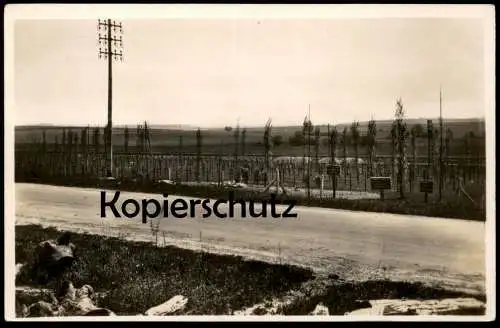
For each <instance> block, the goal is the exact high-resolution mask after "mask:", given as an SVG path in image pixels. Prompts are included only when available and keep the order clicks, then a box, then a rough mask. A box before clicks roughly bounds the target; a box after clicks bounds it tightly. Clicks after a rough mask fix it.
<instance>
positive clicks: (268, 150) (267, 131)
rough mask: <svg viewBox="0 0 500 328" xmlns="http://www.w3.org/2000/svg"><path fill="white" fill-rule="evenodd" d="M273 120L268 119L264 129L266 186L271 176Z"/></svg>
mask: <svg viewBox="0 0 500 328" xmlns="http://www.w3.org/2000/svg"><path fill="white" fill-rule="evenodd" d="M271 147H272V143H271V119H268V120H267V122H266V126H265V128H264V161H265V163H264V165H265V184H266V185H267V179H268V175H269V164H270V161H271Z"/></svg>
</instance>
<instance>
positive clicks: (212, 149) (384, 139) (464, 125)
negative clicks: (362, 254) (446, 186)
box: [15, 118, 485, 156]
mask: <svg viewBox="0 0 500 328" xmlns="http://www.w3.org/2000/svg"><path fill="white" fill-rule="evenodd" d="M405 121H406V123H407V125H408V126H409V127H410V128H411V127H413V126H415V125H417V124H420V125H421V126H422V128H423V130H424V131H425V130H426V129H427V128H426V125H427V119H424V118H416V119H407V120H405ZM313 123H314V122H313ZM351 124H352V123H342V124H337V125H336V128H337V131H338V132H339V133H341V132H342V130H343V129H344V128H346V129H347V133H348V135H350V134H351V131H350V126H351ZM391 124H392V121H391V120H379V121H376V127H377V137H376V139H377V152H378V154H386V155H387V154H390V152H391V150H390V149H391V146H390V129H391ZM367 125H368V122H367V121H363V122H359V130H360V134H361V136H364V135H366V131H367ZM433 125H434V128H436V129H438V128H439V121H438V119H433ZM443 127H444V130H445V131H447V130H450V131H451V132H452V134H453V142H452V144H451V148H452V149H454V153H455V154H456V155H460V153H461V152H462V151H463V147H464V141H462V140H463V137H464V135H465V134H470V133H472V134H473V136H474V137H475V138H474V141H473V145H471V147H473V148H474V149H475V151H477V152H479V154H484V152H485V150H484V149H485V148H484V147H485V146H484V145H485V143H484V136H485V120H484V119H481V118H471V119H445V120H444V122H443ZM84 128H85V126H56V125H47V124H44V125H30V126H17V127H15V147H16V149H20V148H25V147H31V145H33V144H34V143H35V142H37V141H38V142H40V141H41V140H42V135H43V133H44V132H45V137H46V143H47V144H48V145H51V144H54V143H55V141H56V139H57V140H58V143H61V140H62V131H63V129H66V130H72V131H73V132H76V134H78V137H77V138H78V139H79V138H80V137H81V131H82V130H83V129H84ZM96 128H97V127H91V133H90V136H89V139H88V140H89V143H91V140H92V136H93V132H94V131H95V130H96ZM128 128H129V145H130V147H134V146H135V142H136V139H137V135H136V125H132V124H131V125H129V126H128ZM149 128H150V136H151V137H150V139H151V147H152V151H155V152H163V153H177V152H179V151H181V152H188V153H194V152H196V133H195V131H196V130H197V127H193V126H190V125H168V124H161V125H157V124H153V125H151V126H150V127H149ZM243 128H244V126H241V129H243ZM319 128H320V131H321V135H322V137H321V138H322V141H321V145H320V149H319V152H320V154H322V155H327V154H328V145H327V143H326V135H327V131H328V125H326V124H323V125H319ZM245 129H246V135H245V153H246V154H262V153H263V135H264V126H262V127H247V128H245ZM200 130H201V131H202V136H203V140H202V145H203V146H202V151H203V152H204V153H214V154H216V153H220V152H224V153H228V154H231V153H233V152H234V149H235V141H236V139H235V138H234V127H232V130H231V131H226V130H225V129H224V127H218V128H204V129H200ZM301 130H302V126H301V125H296V126H273V127H272V131H271V133H272V137H273V138H275V137H276V138H277V137H278V136H279V138H280V139H281V144H279V145H277V146H275V147H273V153H274V154H276V155H280V156H288V155H289V156H292V155H301V154H302V153H303V149H302V147H300V146H292V145H291V144H290V143H289V140H290V138H291V137H292V136H294V134H295V133H296V132H297V131H301ZM124 131H125V126H124V125H118V126H114V127H113V145H115V146H114V147H115V149H118V150H119V149H121V148H123V145H124V141H125V138H124ZM99 133H100V143H101V145H103V144H104V142H103V141H104V139H103V134H104V129H103V127H100V128H99ZM181 139H182V149H180V140H181ZM240 143H241V139H240ZM339 147H340V145H339ZM426 147H427V140H426V139H425V138H420V139H419V140H418V148H419V149H420V150H419V153H422V154H424V153H426ZM348 152H349V153H350V154H352V152H353V149H352V145H351V144H349V145H348ZM365 152H366V150H365V149H364V148H363V147H362V146H360V148H359V153H360V154H361V155H362V154H364V153H365Z"/></svg>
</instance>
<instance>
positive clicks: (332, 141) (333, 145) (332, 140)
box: [328, 126, 338, 198]
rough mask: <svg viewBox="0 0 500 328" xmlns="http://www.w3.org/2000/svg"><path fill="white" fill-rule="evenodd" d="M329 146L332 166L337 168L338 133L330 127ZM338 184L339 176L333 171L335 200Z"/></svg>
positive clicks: (334, 128)
mask: <svg viewBox="0 0 500 328" xmlns="http://www.w3.org/2000/svg"><path fill="white" fill-rule="evenodd" d="M328 130H329V131H328V145H329V150H330V165H331V166H332V168H333V167H334V166H335V153H336V150H337V138H338V133H337V128H336V127H335V126H333V127H332V129H331V130H330V126H328ZM336 182H337V175H336V173H335V169H333V172H332V189H333V198H335V196H336V189H337V188H336Z"/></svg>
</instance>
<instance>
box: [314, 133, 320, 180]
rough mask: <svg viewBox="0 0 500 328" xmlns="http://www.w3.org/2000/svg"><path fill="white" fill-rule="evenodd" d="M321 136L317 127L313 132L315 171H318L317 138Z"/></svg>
mask: <svg viewBox="0 0 500 328" xmlns="http://www.w3.org/2000/svg"><path fill="white" fill-rule="evenodd" d="M320 136H321V131H320V129H319V126H317V127H316V129H315V130H314V153H315V164H316V170H318V171H319V138H320Z"/></svg>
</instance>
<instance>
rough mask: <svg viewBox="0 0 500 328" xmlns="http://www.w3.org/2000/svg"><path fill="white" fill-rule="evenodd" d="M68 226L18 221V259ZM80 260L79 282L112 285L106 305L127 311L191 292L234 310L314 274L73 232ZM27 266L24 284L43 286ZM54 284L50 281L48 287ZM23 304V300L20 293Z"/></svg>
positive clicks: (201, 303)
mask: <svg viewBox="0 0 500 328" xmlns="http://www.w3.org/2000/svg"><path fill="white" fill-rule="evenodd" d="M59 235H60V232H59V231H57V230H56V229H53V228H42V227H40V226H33V225H30V226H16V248H15V252H16V253H15V256H16V263H31V260H32V259H33V255H34V254H33V252H34V250H35V247H36V245H37V244H38V243H39V242H41V241H43V240H47V239H54V238H57V236H59ZM71 240H72V242H73V243H74V244H75V245H76V247H77V251H78V254H77V256H78V260H77V262H76V263H75V264H74V265H73V267H72V270H71V271H70V272H69V273H68V274H67V275H66V278H67V279H70V280H71V281H73V283H74V285H75V287H80V286H81V285H83V284H89V285H91V286H92V287H93V288H94V289H95V291H96V292H105V293H104V296H102V297H100V298H99V299H98V306H101V307H106V308H109V309H110V310H112V311H114V312H115V313H117V314H120V315H133V314H138V313H143V312H144V311H146V310H147V309H148V308H150V307H153V306H156V305H159V304H161V303H163V302H165V301H167V300H168V299H170V298H171V297H173V296H175V295H179V294H180V295H183V296H186V297H188V299H189V302H188V307H187V308H186V313H189V314H191V315H208V314H214V315H217V314H231V313H232V311H235V310H238V309H241V308H243V307H248V306H251V305H253V304H256V303H259V302H262V301H264V300H265V299H268V298H273V297H280V296H281V295H283V294H284V293H286V292H287V291H288V290H290V289H293V288H297V287H298V286H300V284H301V283H302V282H304V281H306V280H308V279H311V278H312V277H313V274H312V272H311V271H309V270H306V269H302V268H297V267H293V266H286V265H274V264H268V263H264V262H257V261H246V260H244V259H243V258H242V257H238V256H227V255H225V256H223V255H215V254H207V253H201V252H193V251H190V250H184V249H181V248H177V247H173V246H170V247H164V248H157V247H155V246H154V245H152V244H149V243H145V242H129V241H124V240H121V239H118V238H111V237H104V236H98V235H90V234H76V233H71ZM32 271H33V270H32V267H30V266H29V265H26V266H25V267H23V268H22V270H21V272H20V273H19V275H18V276H17V278H16V285H26V286H36V282H35V279H34V277H33V275H32ZM45 287H46V286H45ZM16 301H17V302H16V305H17V306H16V308H18V309H19V308H20V307H19V305H20V304H19V303H20V302H21V300H19V299H18V300H16Z"/></svg>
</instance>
